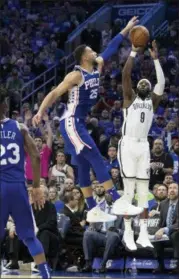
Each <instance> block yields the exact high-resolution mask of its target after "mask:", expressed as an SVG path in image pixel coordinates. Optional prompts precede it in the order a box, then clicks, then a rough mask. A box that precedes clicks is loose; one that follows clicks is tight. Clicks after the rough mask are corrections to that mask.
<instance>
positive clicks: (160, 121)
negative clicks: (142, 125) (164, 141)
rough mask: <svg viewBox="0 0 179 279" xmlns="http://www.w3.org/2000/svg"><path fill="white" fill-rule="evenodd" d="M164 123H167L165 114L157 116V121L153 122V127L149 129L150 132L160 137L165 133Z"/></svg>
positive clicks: (155, 136)
mask: <svg viewBox="0 0 179 279" xmlns="http://www.w3.org/2000/svg"><path fill="white" fill-rule="evenodd" d="M164 125H165V119H164V117H163V116H161V115H158V116H157V117H156V120H155V122H153V124H152V127H151V129H150V131H149V134H150V135H151V136H152V137H153V138H154V139H156V138H159V137H161V136H162V133H163V129H164Z"/></svg>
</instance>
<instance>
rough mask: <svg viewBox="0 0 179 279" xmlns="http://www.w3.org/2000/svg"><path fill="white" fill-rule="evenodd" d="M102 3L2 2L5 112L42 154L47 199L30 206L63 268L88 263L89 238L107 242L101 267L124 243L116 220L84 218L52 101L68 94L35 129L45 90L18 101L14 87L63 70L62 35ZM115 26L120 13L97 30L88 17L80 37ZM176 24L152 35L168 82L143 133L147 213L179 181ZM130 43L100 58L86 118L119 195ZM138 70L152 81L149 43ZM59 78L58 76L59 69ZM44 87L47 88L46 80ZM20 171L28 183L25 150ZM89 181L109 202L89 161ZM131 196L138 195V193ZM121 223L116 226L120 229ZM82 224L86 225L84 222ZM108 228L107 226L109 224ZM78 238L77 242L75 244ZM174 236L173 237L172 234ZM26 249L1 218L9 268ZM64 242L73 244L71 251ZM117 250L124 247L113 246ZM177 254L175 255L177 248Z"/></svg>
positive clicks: (53, 259) (107, 33)
mask: <svg viewBox="0 0 179 279" xmlns="http://www.w3.org/2000/svg"><path fill="white" fill-rule="evenodd" d="M97 2H98V4H97ZM121 2H122V1H120V3H121ZM145 2H146V1H145ZM150 2H152V1H150ZM101 5H102V4H101V2H100V1H95V4H94V5H92V4H91V2H90V1H85V3H82V2H81V1H77V3H75V4H74V3H73V1H68V2H67V1H64V2H63V1H61V2H59V3H58V2H57V3H55V4H52V3H51V4H49V3H48V4H47V3H40V4H37V3H36V4H35V5H33V4H31V7H28V5H27V6H25V5H24V4H22V3H20V2H19V1H13V0H9V1H7V3H5V4H4V5H3V6H2V7H1V13H0V26H1V28H0V29H1V30H0V47H1V51H0V73H1V74H0V81H1V89H2V88H3V89H5V90H7V92H8V94H9V95H10V96H11V99H10V115H11V117H12V118H13V119H16V120H17V121H19V122H23V123H25V124H26V125H27V126H28V128H29V131H30V133H31V135H32V136H33V137H34V140H35V143H36V146H37V148H38V151H39V153H40V156H41V187H43V188H44V195H45V196H46V205H45V209H44V210H43V211H42V212H37V211H36V210H35V209H33V210H34V215H35V220H36V226H37V234H38V236H39V239H40V240H41V242H42V243H43V246H44V248H45V253H46V256H47V258H48V259H49V262H50V264H51V267H52V268H55V267H56V266H58V267H59V266H60V268H68V267H69V266H72V265H73V266H74V265H75V266H77V267H78V268H79V267H81V268H82V266H83V265H84V262H83V260H84V259H85V260H86V264H85V268H84V267H83V271H91V269H92V259H93V256H94V253H93V252H94V251H88V249H87V247H89V246H90V245H91V247H93V248H94V247H95V245H97V244H96V243H98V245H100V247H103V248H104V247H105V249H104V251H103V252H102V254H103V262H102V266H101V268H100V270H98V271H99V272H102V271H104V268H105V265H106V262H107V260H108V259H110V257H111V256H112V254H113V252H114V251H116V245H118V246H120V247H122V244H121V241H120V238H118V241H116V230H117V229H116V228H114V225H113V226H111V227H110V228H107V227H105V226H103V227H101V228H99V230H97V229H96V228H92V227H91V226H89V224H87V223H86V213H87V210H88V209H87V206H86V204H85V200H84V197H83V194H82V192H81V190H80V188H79V185H78V170H77V168H76V166H75V165H74V164H73V161H71V158H70V156H69V154H68V150H66V148H65V143H64V140H63V138H62V136H61V135H60V130H59V129H58V126H59V117H58V109H57V108H58V106H59V105H60V103H61V102H64V103H65V101H66V100H65V99H62V100H59V102H58V104H57V105H56V106H54V107H52V108H50V109H49V111H48V112H47V114H46V115H45V116H44V118H43V123H42V124H41V126H40V127H39V128H38V129H34V127H33V126H32V117H33V115H34V114H35V112H37V110H38V108H39V105H40V104H41V102H42V101H43V99H44V97H45V94H46V93H47V92H45V93H44V92H43V91H39V92H38V93H37V95H36V98H35V104H33V103H32V102H31V101H29V102H25V103H23V104H22V107H21V106H20V97H21V93H20V92H21V90H22V89H23V87H24V84H26V83H27V82H29V81H31V80H33V79H34V78H35V77H37V76H38V75H40V74H41V73H43V72H44V71H46V70H47V69H48V68H50V67H51V66H53V65H54V64H57V65H58V66H59V67H60V69H62V71H61V72H60V75H63V61H64V59H65V56H66V53H65V48H64V44H65V41H66V40H67V38H68V35H69V34H70V33H71V32H73V30H75V29H76V28H77V27H78V26H79V24H80V23H82V22H84V21H85V20H86V19H87V18H88V17H89V16H90V15H91V14H92V13H94V12H95V11H96V10H97V9H98V8H99V7H100V6H101ZM171 10H172V9H171ZM177 13H178V11H177ZM120 30H121V21H120V18H119V19H117V20H115V21H113V22H111V24H108V23H106V24H105V25H104V30H102V31H101V30H98V28H97V26H95V25H94V24H88V26H87V28H86V29H85V30H83V31H82V33H81V43H86V44H87V45H90V46H91V47H92V48H93V49H94V50H95V51H97V52H98V53H100V51H102V50H103V49H104V48H105V47H106V46H107V45H108V43H109V42H110V40H111V38H112V37H114V36H115V35H116V34H117V33H118V32H120ZM178 30H179V19H177V16H175V17H171V19H170V20H169V27H168V33H167V36H168V37H165V36H163V37H160V38H158V39H157V44H158V47H159V59H160V62H161V64H162V67H163V70H164V73H165V77H166V87H165V92H164V95H163V97H162V100H161V103H160V106H159V108H158V110H157V111H156V113H155V117H154V120H153V124H152V127H151V129H150V133H149V137H148V140H149V142H150V147H151V165H150V166H151V168H150V170H149V171H150V174H151V176H150V192H149V215H150V217H151V218H154V217H156V218H158V219H160V210H159V209H160V207H159V204H160V203H161V201H162V200H165V199H167V197H168V198H169V199H170V194H171V191H174V193H175V199H177V197H178V187H174V186H173V187H174V190H173V188H172V186H171V185H173V184H172V183H173V182H175V183H177V184H178V183H179V36H178V35H179V34H178V32H179V31H178ZM168 38H169V39H168ZM130 51H131V44H130V42H129V41H128V40H127V39H126V40H125V41H124V42H123V44H122V46H121V47H120V49H119V52H118V54H117V55H116V56H115V57H113V58H112V59H111V60H110V61H109V62H108V63H107V64H106V65H105V67H104V71H103V74H102V76H101V78H100V88H99V98H98V102H97V104H96V105H95V107H93V109H92V111H91V113H90V114H89V115H88V117H87V118H86V125H87V128H88V131H89V133H90V134H91V136H92V137H93V139H94V141H95V142H96V144H97V146H98V147H99V150H100V152H101V153H102V155H103V156H104V161H105V163H106V168H107V169H108V171H109V173H110V175H111V177H112V180H113V182H114V185H115V187H116V189H117V190H118V191H119V194H120V195H121V196H122V194H123V183H122V179H121V176H120V165H119V162H118V160H117V146H118V141H119V140H120V138H121V127H122V123H123V114H122V102H123V96H122V85H121V74H122V69H123V66H124V64H125V61H126V59H127V57H128V55H129V53H130ZM144 77H147V78H148V79H149V80H150V81H151V83H152V84H153V85H154V84H155V78H156V77H155V71H154V65H153V62H152V61H151V59H150V56H149V53H148V51H147V50H146V51H145V52H144V53H143V54H141V55H140V56H139V57H138V58H137V59H136V64H135V68H134V71H133V74H132V80H133V85H134V88H135V86H136V83H137V82H138V81H139V79H141V78H144ZM58 79H59V80H60V77H59V78H58ZM48 89H49V90H50V88H48ZM26 177H27V184H28V186H30V185H31V184H32V180H33V175H32V169H31V164H30V159H29V157H28V156H27V158H26ZM91 185H92V187H93V192H94V198H95V199H96V201H97V203H99V204H100V207H101V208H103V209H104V208H106V207H107V206H111V205H112V202H113V201H112V200H111V197H110V196H109V195H106V194H105V190H104V188H103V185H100V184H99V182H98V181H97V180H96V177H95V173H94V171H93V170H92V169H91ZM170 187H171V188H172V190H171V188H170ZM172 193H173V192H172ZM135 202H137V196H136V197H135V200H134V203H135ZM64 216H65V217H67V218H64ZM121 222H122V221H121ZM121 224H122V223H121ZM121 224H120V225H119V226H120V234H121V235H122V225H121ZM88 226H89V227H90V229H88V230H86V228H87V227H88ZM111 228H113V230H112V229H111ZM157 228H158V227H157ZM157 228H156V230H157ZM108 229H111V230H109V231H108ZM94 231H96V233H101V234H103V235H105V234H106V233H108V232H110V233H109V234H107V235H108V236H109V237H108V238H107V240H106V238H105V239H103V238H100V241H98V240H99V239H98V236H96V235H94ZM118 231H119V230H118ZM155 232H156V231H155ZM155 232H154V233H155ZM177 241H178V239H177ZM178 242H179V241H178ZM82 243H83V249H80V248H81V247H82ZM91 243H92V244H91ZM99 243H100V244H99ZM174 243H175V245H176V243H177V242H176V240H175V242H174ZM69 247H70V248H69ZM109 247H110V248H109ZM70 249H71V250H70ZM24 250H25V248H24V247H23V245H22V243H20V242H19V241H18V239H17V237H16V234H15V227H14V224H13V220H11V219H10V220H9V222H8V224H7V239H6V242H5V248H4V251H5V252H4V253H5V255H6V258H7V259H8V260H9V264H8V267H9V268H12V269H13V268H18V267H19V266H18V260H19V259H21V260H24V261H28V258H29V256H28V255H27V251H24ZM69 250H70V251H73V252H72V253H69ZM121 250H122V248H120V250H119V251H118V254H120V251H121ZM178 251H179V248H178ZM92 254H93V256H92ZM24 255H26V256H24ZM95 255H97V254H95ZM24 257H25V259H24ZM177 257H178V258H179V256H178V255H177ZM57 259H58V260H57ZM59 259H60V260H59Z"/></svg>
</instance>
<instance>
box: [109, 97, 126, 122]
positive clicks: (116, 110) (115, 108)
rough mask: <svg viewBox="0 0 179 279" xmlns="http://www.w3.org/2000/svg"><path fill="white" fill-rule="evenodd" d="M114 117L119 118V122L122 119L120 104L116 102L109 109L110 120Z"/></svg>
mask: <svg viewBox="0 0 179 279" xmlns="http://www.w3.org/2000/svg"><path fill="white" fill-rule="evenodd" d="M115 117H120V118H121V120H122V119H123V115H122V104H121V101H118V100H117V101H115V102H114V106H113V107H112V109H111V119H112V120H113V119H114V118H115Z"/></svg>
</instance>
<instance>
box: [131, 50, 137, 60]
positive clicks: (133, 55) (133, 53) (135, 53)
mask: <svg viewBox="0 0 179 279" xmlns="http://www.w3.org/2000/svg"><path fill="white" fill-rule="evenodd" d="M136 55H137V52H136V51H133V50H132V51H131V53H130V56H131V57H133V58H134V57H136Z"/></svg>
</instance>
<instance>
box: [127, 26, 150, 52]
mask: <svg viewBox="0 0 179 279" xmlns="http://www.w3.org/2000/svg"><path fill="white" fill-rule="evenodd" d="M149 38H150V34H149V31H148V29H147V28H146V27H144V26H135V27H134V28H132V30H131V32H130V40H131V42H132V44H133V45H134V46H135V47H145V46H146V45H147V43H148V41H149Z"/></svg>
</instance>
